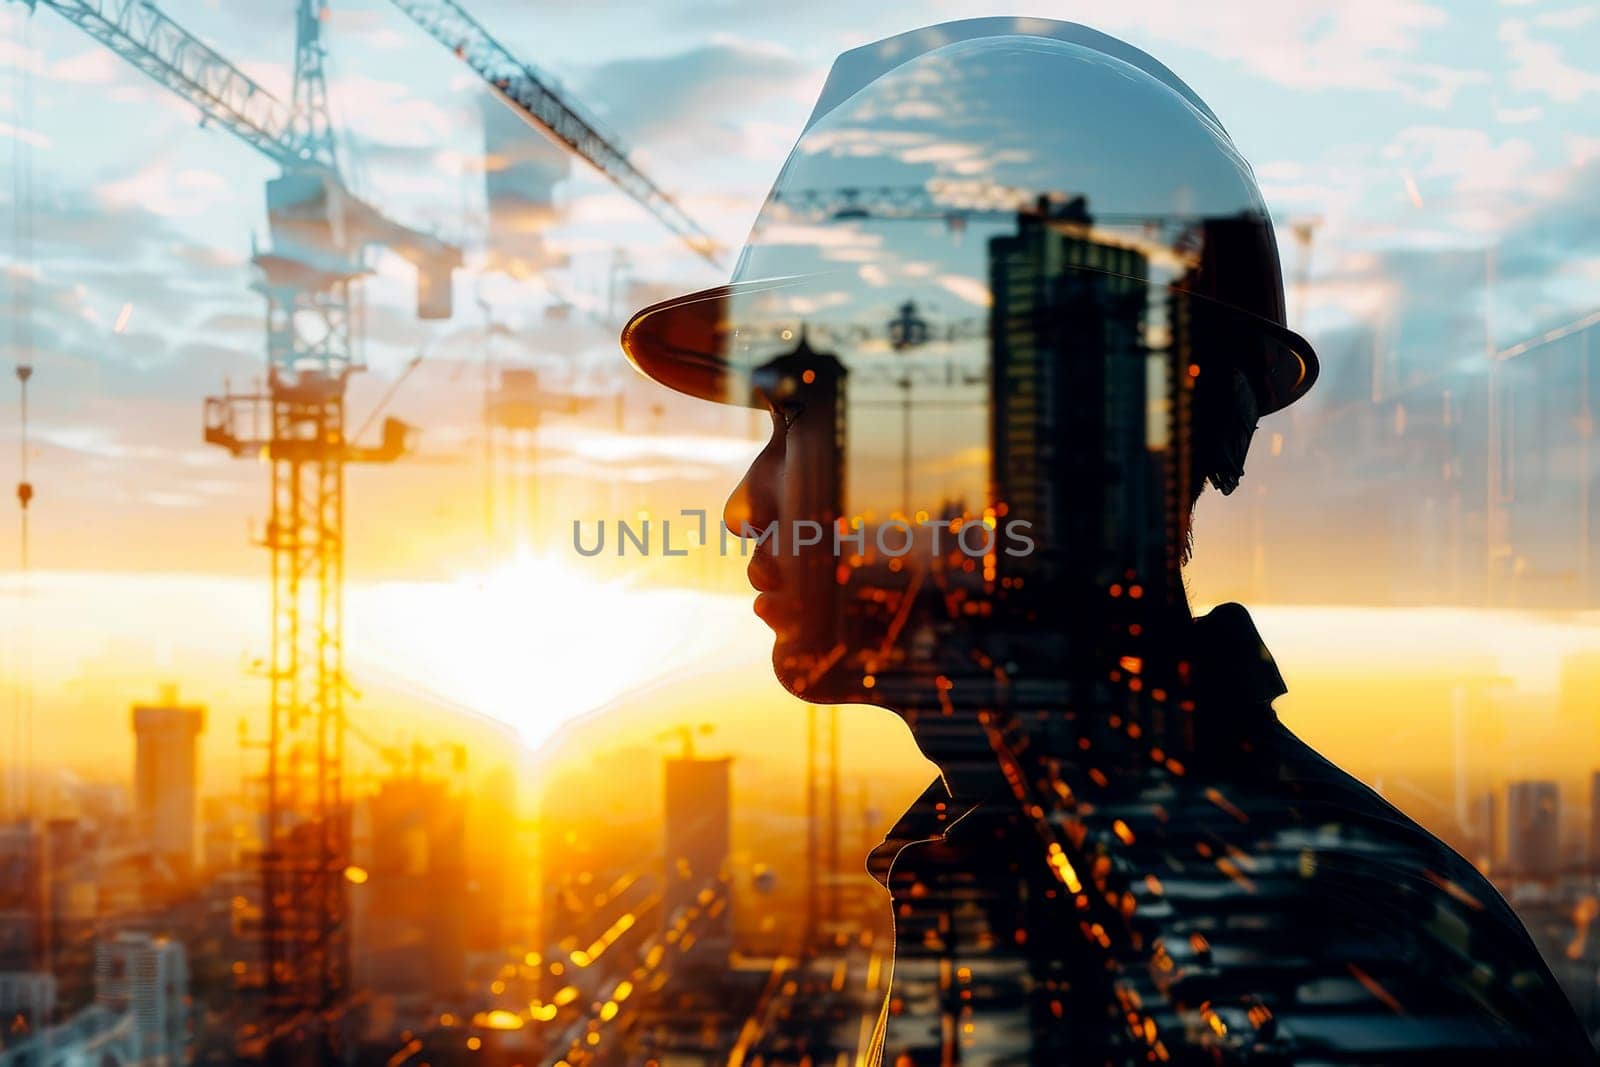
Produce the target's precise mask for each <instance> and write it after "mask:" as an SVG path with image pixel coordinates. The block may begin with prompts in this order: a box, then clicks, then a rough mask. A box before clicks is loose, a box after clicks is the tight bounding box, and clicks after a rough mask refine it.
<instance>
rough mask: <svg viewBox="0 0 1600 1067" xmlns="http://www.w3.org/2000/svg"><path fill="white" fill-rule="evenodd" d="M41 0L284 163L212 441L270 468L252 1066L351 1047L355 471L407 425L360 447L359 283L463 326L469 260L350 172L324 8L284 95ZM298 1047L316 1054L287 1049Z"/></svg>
mask: <svg viewBox="0 0 1600 1067" xmlns="http://www.w3.org/2000/svg"><path fill="white" fill-rule="evenodd" d="M18 2H21V3H24V4H26V5H27V6H28V8H29V10H30V11H31V10H34V9H36V8H37V7H38V6H43V7H46V8H49V9H50V10H52V11H55V12H56V13H57V14H59V15H60V16H61V17H63V18H65V19H66V20H68V21H69V22H71V23H73V24H74V25H76V26H78V27H79V28H80V29H82V30H83V31H84V32H85V33H87V34H88V35H89V36H90V37H92V38H94V39H95V40H96V41H99V42H100V43H101V44H103V45H105V46H106V47H107V48H109V49H110V50H111V51H112V52H114V53H116V54H117V55H118V56H120V57H122V58H123V59H125V60H127V61H128V62H129V63H131V64H132V65H133V66H135V67H137V68H138V69H139V70H141V71H143V72H144V73H145V74H147V75H149V76H150V77H151V78H153V79H154V80H155V81H156V82H157V83H159V84H160V85H162V86H163V87H165V88H166V89H168V90H169V91H171V92H173V93H175V94H177V95H178V96H179V97H181V98H183V99H184V100H186V101H188V102H189V103H190V104H192V105H194V107H195V108H196V109H197V110H198V111H199V112H200V115H201V117H202V120H203V121H205V122H207V123H209V124H212V125H215V126H218V127H220V128H221V129H224V130H226V131H228V132H229V133H231V134H233V135H234V136H235V137H237V138H238V139H239V140H241V141H243V142H244V143H245V144H247V145H249V146H250V147H252V148H254V149H255V150H256V151H258V152H260V153H262V154H263V155H265V156H266V157H267V158H268V159H270V160H272V161H273V162H274V163H276V164H277V165H278V166H279V167H280V169H281V174H280V175H279V176H278V177H276V178H273V179H272V180H270V181H269V182H268V183H267V214H268V223H269V230H270V245H269V247H267V248H265V249H260V248H258V249H255V255H254V259H253V262H254V265H255V267H256V270H257V280H256V283H255V288H256V289H257V290H258V291H259V292H261V293H262V295H263V296H264V297H265V298H266V302H267V331H266V332H267V382H266V389H265V391H264V392H261V393H258V394H245V395H241V394H234V393H228V394H225V395H223V396H218V397H211V398H208V399H207V400H206V404H205V422H204V427H205V439H206V441H207V442H209V443H211V444H215V445H220V446H222V447H223V448H226V449H227V450H228V451H229V452H230V453H232V454H233V455H235V456H251V457H254V456H257V455H259V456H261V457H263V458H264V459H266V460H268V461H270V463H271V467H272V491H271V512H270V517H269V519H268V521H267V526H266V534H265V539H264V540H265V545H266V547H267V548H268V550H269V551H270V553H271V557H272V635H271V641H272V653H271V668H270V674H269V679H270V685H271V697H270V706H269V714H268V737H267V740H266V742H265V743H264V745H263V747H264V748H265V751H266V774H265V780H264V791H265V798H264V802H265V809H266V810H265V829H264V834H263V841H262V850H261V855H260V859H259V862H260V871H261V879H262V884H261V890H262V907H261V926H260V929H259V940H260V946H261V961H262V970H261V986H262V991H263V993H264V996H265V1005H264V1009H265V1016H266V1017H265V1019H264V1020H263V1025H261V1026H258V1027H254V1028H253V1029H252V1031H251V1034H252V1036H251V1037H250V1038H249V1039H248V1040H247V1041H243V1040H242V1041H241V1046H240V1049H239V1051H240V1054H241V1056H245V1057H250V1058H254V1057H268V1058H284V1057H287V1056H292V1055H299V1054H302V1053H304V1052H305V1051H306V1050H308V1049H311V1050H315V1049H318V1048H320V1049H322V1050H324V1051H328V1052H336V1050H337V1047H338V1045H339V1044H340V1039H339V1036H338V1035H339V1031H340V1029H341V1023H340V1022H339V1020H340V1018H341V1015H342V1012H343V1005H344V1003H345V998H346V996H347V993H348V970H349V963H348V940H347V931H346V898H345V888H344V882H343V875H344V870H345V868H346V866H347V865H348V857H349V827H348V817H347V812H346V805H345V798H344V796H343V777H342V775H343V762H344V726H345V724H344V708H343V693H344V687H345V682H344V679H343V655H342V646H343V622H342V613H341V605H342V589H343V562H344V549H343V544H344V538H343V528H344V465H345V464H346V463H347V462H359V461H371V462H388V461H392V460H395V459H398V458H399V457H400V455H401V454H402V453H403V452H404V451H405V444H406V442H405V437H406V427H405V426H404V425H403V424H401V423H399V422H398V420H389V421H388V422H386V424H385V426H384V430H383V438H382V442H381V443H380V444H379V445H377V446H375V447H370V448H361V447H357V446H356V445H355V444H353V443H352V442H351V441H350V440H349V439H348V438H347V436H346V431H345V422H344V402H345V384H346V380H347V378H348V376H349V374H350V373H351V372H352V371H355V370H359V369H360V367H359V366H358V362H357V359H356V357H355V351H354V349H353V347H352V343H351V340H352V339H351V316H350V296H351V288H352V286H353V285H354V284H355V283H356V282H357V280H358V279H359V278H360V277H361V276H362V275H364V274H365V273H367V268H366V266H365V265H364V259H365V252H366V250H367V249H368V248H370V247H372V246H382V247H387V248H389V249H391V250H393V251H394V252H396V253H398V254H399V255H401V256H402V257H404V258H405V259H406V260H408V261H409V262H410V263H412V264H413V265H414V266H415V267H416V268H417V275H418V288H417V310H418V315H419V316H420V317H422V318H447V317H449V315H450V288H451V275H452V272H453V271H454V270H455V268H457V267H459V266H460V265H461V253H460V250H459V249H457V248H456V247H455V246H453V245H451V244H449V243H447V242H445V241H442V240H440V239H439V238H437V237H435V236H433V235H431V234H427V233H423V232H420V231H417V230H413V229H410V228H407V227H405V226H403V225H401V224H399V223H397V222H394V221H393V220H391V219H389V218H388V217H386V216H385V215H384V214H383V213H381V212H380V211H378V210H377V209H376V208H374V207H372V206H371V205H370V204H368V203H366V202H365V201H363V200H361V199H360V198H358V197H357V196H355V195H354V194H353V193H352V192H351V191H350V189H349V187H348V186H347V185H346V183H345V181H344V179H343V177H342V176H341V173H340V168H339V161H338V154H337V151H336V139H335V135H334V130H333V127H332V122H331V120H330V117H329V110H328V90H327V79H326V75H325V73H324V59H325V54H326V53H325V49H324V47H323V44H322V40H321V24H322V21H323V18H324V16H325V15H326V11H327V9H326V6H325V4H324V3H323V2H322V0H296V6H295V11H296V27H295V29H296V32H295V62H294V71H293V74H294V78H293V93H292V96H291V98H290V100H289V102H288V103H285V102H284V101H282V100H280V99H279V98H278V97H277V96H275V95H274V94H272V93H271V92H269V91H268V90H267V89H265V88H264V87H263V86H262V85H260V84H259V83H258V82H256V81H255V80H254V79H252V78H250V77H249V76H248V75H246V74H245V73H244V72H243V71H241V70H240V69H239V68H238V67H237V66H235V65H234V64H233V63H230V62H229V61H228V60H227V59H225V58H224V57H222V56H221V55H219V54H218V53H217V52H216V51H215V50H213V49H212V48H211V47H209V46H208V45H206V44H205V42H203V41H201V40H200V39H199V38H197V37H195V36H194V35H193V34H191V33H189V32H188V31H186V30H185V29H184V28H183V27H181V26H180V25H178V24H177V23H175V22H174V21H172V19H170V18H168V17H167V16H166V15H165V14H164V13H163V12H162V11H161V10H160V9H159V8H158V7H156V6H155V4H153V3H151V2H149V0H18ZM296 1047H298V1048H299V1050H300V1053H295V1052H293V1051H290V1050H292V1049H294V1048H296Z"/></svg>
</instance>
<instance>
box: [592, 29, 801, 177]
mask: <svg viewBox="0 0 1600 1067" xmlns="http://www.w3.org/2000/svg"><path fill="white" fill-rule="evenodd" d="M818 80H820V79H819V77H818V72H817V71H815V70H813V68H812V67H811V66H810V65H809V64H807V63H803V62H801V61H800V60H799V59H797V58H796V57H795V56H794V55H793V54H791V53H790V52H789V51H787V50H786V49H783V48H780V47H777V46H773V45H762V44H753V43H748V42H742V41H735V40H723V41H717V42H713V43H710V44H706V45H702V46H700V47H696V48H691V49H689V50H687V51H683V52H678V53H675V54H672V55H667V56H653V57H647V58H635V59H619V60H614V61H612V62H610V63H605V64H602V65H601V66H599V67H597V68H595V70H594V71H593V72H592V74H591V75H590V77H589V78H588V79H587V80H586V87H585V93H584V97H585V98H586V99H590V100H594V101H596V102H597V104H598V105H600V107H601V109H602V113H603V116H604V117H606V118H607V119H608V120H610V121H612V123H613V124H615V125H619V126H622V127H624V129H623V133H625V134H626V135H627V137H628V138H629V139H630V140H633V141H637V142H639V143H641V144H647V145H649V146H650V147H651V148H652V150H653V151H658V152H659V151H663V150H670V151H685V150H687V151H697V150H698V151H705V150H711V151H716V152H733V153H740V154H742V153H744V152H745V151H746V149H747V147H748V144H747V138H746V134H745V130H744V128H743V127H744V124H745V123H746V122H747V121H752V120H756V121H770V120H771V118H772V114H771V111H770V105H771V104H772V102H773V101H774V99H777V100H781V101H786V102H787V103H789V104H790V105H791V110H793V111H794V112H795V114H796V116H797V119H798V117H801V116H803V113H804V109H805V107H807V106H808V105H809V103H810V98H811V94H812V92H813V91H814V89H815V85H814V83H815V82H817V81H818ZM795 128H798V121H797V122H796V126H795ZM753 140H754V143H755V144H756V145H758V146H759V147H760V148H761V150H763V151H768V150H770V147H771V138H770V137H767V136H765V135H764V134H760V135H758V136H756V137H755V138H754V139H753Z"/></svg>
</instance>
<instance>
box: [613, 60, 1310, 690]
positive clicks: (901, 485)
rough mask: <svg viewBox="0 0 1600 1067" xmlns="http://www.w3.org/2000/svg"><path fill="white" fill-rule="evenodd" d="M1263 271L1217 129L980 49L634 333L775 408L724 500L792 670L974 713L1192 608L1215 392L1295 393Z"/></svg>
mask: <svg viewBox="0 0 1600 1067" xmlns="http://www.w3.org/2000/svg"><path fill="white" fill-rule="evenodd" d="M1085 99H1092V100H1097V101H1101V106H1097V107H1096V108H1071V107H1068V108H1063V107H1061V106H1060V104H1059V102H1060V101H1070V100H1085ZM1264 276H1270V277H1271V278H1273V279H1274V280H1276V278H1277V260H1276V251H1275V246H1274V241H1273V237H1272V230H1271V225H1270V223H1269V222H1268V219H1267V215H1266V210H1265V207H1264V205H1263V204H1262V203H1261V200H1260V197H1259V194H1258V193H1257V191H1256V188H1255V184H1254V180H1253V178H1252V177H1251V176H1250V174H1249V170H1248V167H1247V166H1246V165H1245V164H1244V163H1243V161H1242V160H1240V159H1239V158H1238V156H1237V154H1236V153H1234V152H1233V150H1232V146H1231V143H1229V142H1228V141H1227V139H1226V135H1224V134H1222V133H1221V131H1220V129H1219V128H1218V127H1217V126H1216V125H1215V122H1214V120H1212V119H1211V118H1210V117H1209V116H1208V115H1205V114H1202V113H1201V112H1199V111H1197V110H1196V109H1195V107H1194V106H1193V105H1192V104H1191V103H1190V102H1189V101H1188V100H1186V99H1185V98H1184V97H1183V96H1182V95H1180V94H1178V93H1176V92H1174V91H1172V89H1171V88H1170V86H1168V85H1166V84H1164V83H1162V82H1160V81H1159V80H1157V79H1155V78H1153V77H1150V76H1148V75H1147V74H1145V73H1143V72H1141V71H1139V70H1136V69H1134V68H1133V67H1131V66H1128V65H1126V64H1123V63H1121V62H1120V61H1118V60H1115V59H1112V58H1110V57H1108V56H1106V55H1104V54H1102V53H1098V52H1094V51H1092V50H1089V49H1084V48H1081V47H1079V46H1076V45H1073V44H1070V43H1066V42H1060V41H1048V40H1043V39H1038V38H1032V37H1016V38H983V39H977V40H971V41H965V42H960V43H955V44H950V45H947V46H944V47H940V48H936V49H933V50H931V51H929V52H927V53H925V54H923V55H921V56H919V57H916V58H914V59H912V60H911V61H909V62H906V63H904V64H902V65H901V66H899V67H896V68H894V69H893V70H891V71H889V72H888V73H886V74H884V75H882V76H881V77H878V78H876V79H875V80H874V81H872V82H871V84H870V85H868V86H866V87H865V88H862V89H860V90H859V91H857V92H855V93H854V94H853V95H850V96H849V97H848V98H846V99H843V100H841V101H840V102H839V103H837V104H836V105H835V106H833V107H832V109H831V110H829V111H828V112H827V113H825V114H823V115H821V116H820V117H818V118H817V119H816V120H815V121H814V122H813V123H812V124H811V125H810V126H809V127H808V129H807V131H806V133H805V134H804V135H803V136H802V138H801V139H800V141H799V143H798V144H797V145H796V147H795V150H794V152H793V153H792V155H791V157H790V159H789V161H788V163H787V164H786V165H785V167H784V170H783V173H782V175H781V177H780V178H779V180H778V183H777V185H776V187H775V188H774V189H773V191H772V193H771V194H770V195H769V197H768V200H767V202H766V205H765V206H764V208H763V210H762V212H761V214H760V216H759V218H758V220H757V222H756V225H755V228H754V230H753V232H752V234H751V236H750V239H749V241H748V242H747V245H746V247H745V249H744V252H743V255H742V256H741V259H740V261H739V264H738V266H737V268H736V270H735V275H734V282H733V284H731V285H729V286H727V287H723V288H721V289H719V290H714V291H708V293H707V294H699V295H697V296H695V297H690V298H684V299H683V300H680V301H677V302H669V303H668V304H664V305H659V306H658V308H656V309H646V310H645V311H644V312H641V313H640V314H639V315H638V316H636V318H635V320H634V322H633V323H631V324H630V326H629V331H628V333H626V334H625V335H624V345H625V347H629V351H630V354H631V355H632V356H633V357H634V358H635V361H636V362H637V363H639V365H640V366H641V368H642V369H644V370H645V371H646V373H649V374H651V375H652V376H653V377H656V378H657V380H660V381H663V382H665V383H666V384H668V385H671V386H673V387H674V388H678V389H681V390H682V391H684V392H689V393H692V394H693V395H697V396H701V397H706V398H709V399H715V400H719V401H722V402H726V403H733V404H740V405H744V406H747V407H751V408H755V409H758V410H764V411H765V412H766V413H767V416H768V418H769V419H770V426H771V435H770V438H769V439H768V441H767V442H766V444H765V447H763V449H762V450H761V452H760V454H759V455H758V456H757V457H756V459H755V461H754V463H753V464H752V465H751V467H750V470H749V473H748V474H747V475H746V476H745V478H744V480H743V481H742V483H741V484H740V485H739V487H738V489H737V490H736V491H735V492H734V494H733V496H732V498H731V499H730V500H729V502H728V505H727V508H726V510H725V516H724V521H725V524H726V526H727V527H728V529H729V530H730V531H731V532H732V533H734V534H743V535H745V541H744V545H745V549H746V552H747V554H748V555H749V557H750V558H749V564H748V573H749V577H750V581H751V584H752V585H753V586H754V588H755V589H756V591H757V594H758V595H757V598H756V613H757V614H758V615H759V616H760V617H761V619H762V620H764V621H765V622H766V623H767V624H768V625H769V626H770V627H771V628H772V630H773V631H774V634H775V642H774V652H773V664H774V668H775V670H776V672H777V675H778V678H779V680H780V681H781V682H782V683H783V684H784V685H785V686H786V687H787V688H788V689H789V690H790V691H792V692H794V693H795V694H796V695H798V696H800V697H801V698H803V699H806V700H809V701H813V702H819V703H845V702H859V703H872V704H880V705H884V706H889V707H896V708H900V707H903V706H905V705H908V704H912V705H921V706H923V707H928V706H930V705H933V706H937V705H939V704H941V703H942V704H945V705H948V704H949V703H950V702H951V701H952V700H967V699H970V700H971V701H973V702H974V703H975V704H982V703H984V702H987V701H988V700H990V699H991V698H992V696H993V692H992V689H993V687H994V686H997V685H1001V684H1004V685H1013V684H1015V683H1016V682H1017V681H1018V679H1026V678H1028V677H1029V676H1034V677H1044V676H1048V675H1050V674H1051V673H1052V672H1056V673H1059V672H1060V671H1061V670H1062V668H1063V665H1064V664H1067V663H1069V662H1070V661H1071V660H1072V658H1073V656H1074V655H1075V654H1076V652H1075V651H1074V650H1075V649H1079V648H1087V647H1089V646H1090V645H1092V644H1093V642H1094V641H1095V640H1096V636H1095V634H1094V633H1093V632H1091V631H1089V630H1088V629H1086V628H1085V623H1084V620H1086V619H1091V618H1093V619H1103V618H1109V617H1112V616H1116V617H1118V618H1120V617H1121V615H1126V614H1127V613H1126V612H1125V611H1123V610H1122V609H1123V608H1125V607H1126V606H1128V605H1130V604H1136V605H1137V606H1138V607H1139V608H1140V609H1141V610H1142V609H1143V608H1144V607H1146V606H1151V605H1155V604H1157V603H1158V602H1162V601H1165V600H1171V599H1173V598H1181V595H1182V594H1181V584H1180V582H1179V580H1178V578H1177V561H1178V559H1179V558H1180V556H1181V554H1182V552H1183V545H1184V542H1185V537H1186V533H1187V521H1188V504H1189V501H1190V500H1191V499H1192V496H1191V490H1192V489H1194V487H1195V485H1196V481H1195V473H1196V471H1197V470H1198V471H1200V472H1201V475H1202V476H1204V475H1205V474H1209V473H1210V466H1209V464H1210V460H1209V459H1207V458H1206V457H1205V456H1203V455H1198V454H1197V449H1200V446H1199V445H1198V444H1197V442H1196V440H1195V439H1194V437H1193V435H1192V433H1191V431H1192V429H1193V427H1194V425H1195V419H1196V418H1197V417H1198V413H1199V412H1200V411H1201V409H1202V408H1203V407H1204V406H1205V405H1204V404H1203V403H1202V399H1203V398H1204V397H1205V396H1206V395H1207V394H1208V393H1209V394H1211V395H1213V396H1218V395H1220V396H1223V398H1224V399H1225V400H1226V401H1227V402H1228V403H1231V402H1232V399H1233V397H1234V396H1235V394H1239V395H1246V394H1248V395H1251V396H1254V395H1260V396H1262V397H1265V398H1267V399H1268V401H1269V403H1270V402H1271V400H1272V398H1273V397H1274V396H1275V395H1276V394H1275V391H1284V392H1289V391H1293V390H1296V389H1299V388H1301V387H1302V386H1303V385H1304V384H1305V382H1304V381H1303V379H1304V378H1305V373H1306V372H1305V364H1304V363H1303V362H1302V361H1301V360H1300V358H1299V356H1298V355H1297V353H1296V351H1295V343H1296V342H1298V338H1294V337H1293V335H1292V334H1287V331H1278V332H1275V329H1274V328H1271V327H1274V323H1275V322H1281V314H1282V310H1281V300H1282V297H1281V288H1279V289H1271V288H1270V287H1268V289H1266V290H1263V291H1264V292H1265V293H1266V297H1265V298H1262V299H1257V296H1256V295H1253V294H1251V293H1248V292H1240V291H1230V290H1228V289H1227V288H1226V287H1227V285H1228V284H1229V279H1236V278H1246V279H1248V278H1252V277H1254V278H1261V277H1264ZM1273 299H1276V300H1277V302H1278V303H1277V305H1276V306H1273V304H1272V300H1273ZM1299 343H1300V344H1303V342H1299ZM1296 372H1298V377H1296ZM1241 391H1242V392H1241ZM1263 409H1264V410H1265V409H1267V408H1266V405H1264V406H1263ZM1253 414H1254V411H1253V409H1250V410H1249V411H1247V412H1246V419H1247V421H1248V422H1249V424H1250V425H1251V426H1253V422H1254V419H1253ZM1245 439H1246V440H1247V439H1248V436H1247V434H1246V436H1245ZM1197 464H1198V466H1197ZM1112 601H1116V603H1115V604H1113V603H1111V602H1112ZM1119 613H1120V614H1119ZM1118 625H1123V626H1127V625H1130V624H1129V623H1128V622H1127V621H1126V620H1124V621H1123V622H1121V623H1119V624H1118ZM1132 625H1137V624H1132ZM1002 679H1003V681H1002ZM986 686H988V687H990V690H989V691H986V689H985V687H986Z"/></svg>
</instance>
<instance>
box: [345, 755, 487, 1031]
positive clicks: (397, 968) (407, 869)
mask: <svg viewBox="0 0 1600 1067" xmlns="http://www.w3.org/2000/svg"><path fill="white" fill-rule="evenodd" d="M364 815H365V816H366V818H365V820H364V821H365V822H366V823H367V824H368V827H369V833H368V835H367V836H368V838H369V841H368V843H367V844H366V847H365V848H363V849H362V852H361V853H358V855H359V856H360V858H361V859H362V860H363V861H364V862H363V867H364V869H365V871H366V874H367V877H366V879H365V880H364V881H363V882H362V883H361V884H360V885H358V886H356V887H355V889H354V891H353V892H352V893H351V897H352V907H353V912H354V917H355V922H356V930H355V936H354V938H353V944H352V963H353V965H354V967H355V969H356V973H357V976H358V978H357V980H358V982H359V983H360V984H361V985H362V986H364V987H366V988H369V989H371V990H372V991H373V992H375V993H379V994H388V995H396V996H405V995H412V996H417V997H425V998H432V999H433V1000H435V1001H437V1002H443V1003H451V998H454V997H459V996H460V995H461V993H462V989H463V981H464V977H465V972H464V968H465V964H466V958H467V927H468V923H469V921H470V917H469V914H468V913H469V911H470V910H472V909H471V908H470V907H463V906H462V901H464V900H466V899H467V893H468V882H469V879H468V877H467V860H466V805H465V803H464V801H463V800H462V798H461V797H460V796H458V795H456V794H453V793H452V792H451V791H450V789H449V787H448V786H447V785H446V783H444V782H440V781H430V780H425V779H417V778H409V777H408V778H392V779H389V780H387V781H385V782H384V783H383V784H382V786H381V787H380V788H379V790H378V792H377V793H376V794H374V795H373V796H372V797H370V798H368V800H367V801H366V803H365V812H364Z"/></svg>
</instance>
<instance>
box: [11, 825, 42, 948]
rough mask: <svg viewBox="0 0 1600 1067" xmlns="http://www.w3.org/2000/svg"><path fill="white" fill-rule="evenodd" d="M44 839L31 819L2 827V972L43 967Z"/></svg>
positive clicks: (39, 829) (38, 827)
mask: <svg viewBox="0 0 1600 1067" xmlns="http://www.w3.org/2000/svg"><path fill="white" fill-rule="evenodd" d="M46 900H48V896H47V893H46V883H45V836H44V833H43V831H42V830H41V828H40V826H39V824H38V823H36V822H34V821H33V820H32V819H17V820H14V821H12V822H9V823H5V824H0V971H36V970H41V969H42V968H43V967H44V963H45V956H46V945H47V942H48V923H49V915H48V909H47V908H46V904H45V902H46Z"/></svg>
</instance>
